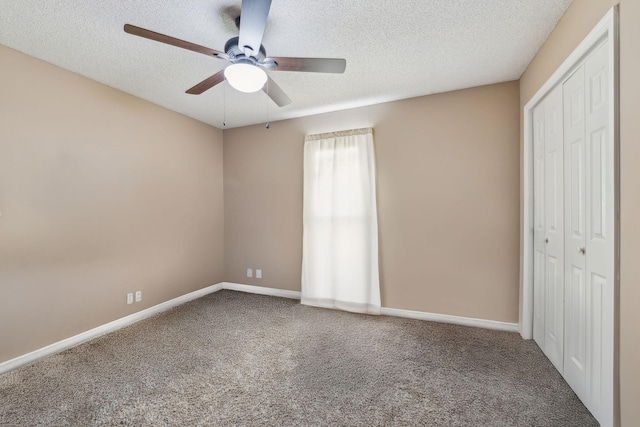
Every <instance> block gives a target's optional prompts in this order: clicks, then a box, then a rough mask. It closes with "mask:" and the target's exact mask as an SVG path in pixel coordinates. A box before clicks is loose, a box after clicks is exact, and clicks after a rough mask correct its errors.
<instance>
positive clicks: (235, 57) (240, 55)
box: [224, 37, 267, 65]
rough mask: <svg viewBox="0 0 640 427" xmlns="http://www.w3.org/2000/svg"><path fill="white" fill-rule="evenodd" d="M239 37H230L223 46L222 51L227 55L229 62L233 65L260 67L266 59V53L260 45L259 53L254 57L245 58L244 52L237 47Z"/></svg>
mask: <svg viewBox="0 0 640 427" xmlns="http://www.w3.org/2000/svg"><path fill="white" fill-rule="evenodd" d="M239 39H240V38H239V37H232V38H230V39H229V40H227V43H225V45H224V51H225V52H226V54H227V55H229V61H230V62H233V63H234V64H251V65H260V64H262V62H263V61H264V60H265V58H266V57H267V51H266V50H265V49H264V46H263V45H260V51H259V52H258V54H257V55H255V56H246V55H245V54H244V50H242V49H240V47H239V46H238V40H239Z"/></svg>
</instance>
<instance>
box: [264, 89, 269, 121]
mask: <svg viewBox="0 0 640 427" xmlns="http://www.w3.org/2000/svg"><path fill="white" fill-rule="evenodd" d="M265 128H267V129H269V79H267V124H266V125H265Z"/></svg>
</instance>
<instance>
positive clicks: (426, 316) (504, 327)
mask: <svg viewBox="0 0 640 427" xmlns="http://www.w3.org/2000/svg"><path fill="white" fill-rule="evenodd" d="M222 288H223V289H229V290H232V291H240V292H249V293H252V294H260V295H270V296H274V297H284V298H291V299H301V293H300V292H299V291H287V290H284V289H274V288H265V287H262V286H252V285H244V284H241V283H230V282H222ZM380 314H382V315H385V316H394V317H406V318H409V319H418V320H427V321H430V322H439V323H450V324H453V325H462V326H473V327H476V328H485V329H495V330H498V331H507V332H518V324H517V323H509V322H499V321H497V320H486V319H474V318H472V317H460V316H451V315H448V314H437V313H426V312H423V311H412V310H402V309H399V308H387V307H382V308H381V309H380Z"/></svg>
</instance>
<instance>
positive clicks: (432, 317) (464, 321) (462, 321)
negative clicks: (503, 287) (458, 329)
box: [380, 307, 518, 332]
mask: <svg viewBox="0 0 640 427" xmlns="http://www.w3.org/2000/svg"><path fill="white" fill-rule="evenodd" d="M380 314H383V315H386V316H396V317H407V318H409V319H418V320H427V321H429V322H439V323H451V324H453V325H462V326H473V327H476V328H484V329H495V330H498V331H507V332H518V324H517V323H508V322H499V321H497V320H486V319H474V318H472V317H460V316H451V315H449V314H437V313H425V312H423V311H412V310H402V309H399V308H387V307H382V308H381V309H380Z"/></svg>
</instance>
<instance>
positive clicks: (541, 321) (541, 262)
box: [533, 102, 546, 351]
mask: <svg viewBox="0 0 640 427" xmlns="http://www.w3.org/2000/svg"><path fill="white" fill-rule="evenodd" d="M544 121H545V115H544V102H541V103H540V104H539V105H538V106H537V107H536V108H535V109H534V110H533V162H534V167H533V191H534V201H533V224H534V225H533V227H534V230H533V280H534V285H533V339H534V341H535V342H536V343H537V344H538V346H539V347H540V348H541V349H542V350H543V351H544V341H545V305H546V304H545V289H546V285H545V277H546V269H545V256H546V254H545V252H546V250H545V246H546V243H545V239H546V236H545V232H546V230H545V209H544V205H545V203H544V199H545V190H544V184H545V168H544V157H545V151H544V138H545V129H544Z"/></svg>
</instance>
